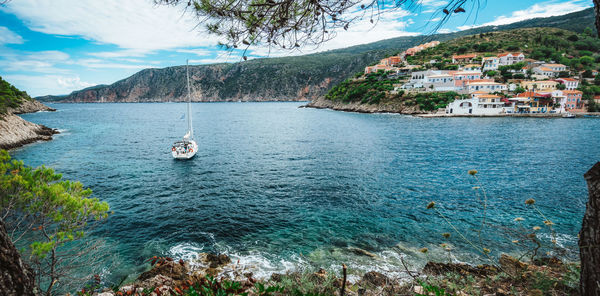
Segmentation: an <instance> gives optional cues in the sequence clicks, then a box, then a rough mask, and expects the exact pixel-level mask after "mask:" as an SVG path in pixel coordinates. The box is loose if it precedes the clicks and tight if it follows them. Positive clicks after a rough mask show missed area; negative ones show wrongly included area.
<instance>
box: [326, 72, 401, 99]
mask: <svg viewBox="0 0 600 296" xmlns="http://www.w3.org/2000/svg"><path fill="white" fill-rule="evenodd" d="M398 82H399V80H398V79H397V78H394V79H389V78H387V75H386V74H385V73H383V72H377V73H370V74H368V75H366V76H365V78H364V79H356V80H350V79H348V80H345V81H343V82H342V83H340V84H338V85H336V86H334V87H333V88H332V89H331V90H330V91H329V93H327V95H326V96H325V98H326V99H328V100H331V101H341V102H344V103H350V102H361V103H362V104H378V103H379V102H381V100H382V99H384V98H385V97H386V93H387V92H389V91H391V90H393V89H394V84H395V83H398Z"/></svg>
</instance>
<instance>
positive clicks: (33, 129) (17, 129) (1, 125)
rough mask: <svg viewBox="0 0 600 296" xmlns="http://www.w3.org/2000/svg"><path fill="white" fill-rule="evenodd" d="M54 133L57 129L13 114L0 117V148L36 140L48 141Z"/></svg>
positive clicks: (13, 146) (9, 147)
mask: <svg viewBox="0 0 600 296" xmlns="http://www.w3.org/2000/svg"><path fill="white" fill-rule="evenodd" d="M54 134H58V131H57V130H55V129H51V128H49V127H46V126H44V125H40V124H35V123H31V122H29V121H27V120H25V119H23V118H21V117H19V116H18V115H15V114H6V115H3V116H2V117H1V118H0V149H12V148H17V147H21V146H23V145H26V144H29V143H33V142H37V141H49V140H52V135H54Z"/></svg>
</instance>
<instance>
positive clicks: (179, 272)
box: [138, 261, 189, 282]
mask: <svg viewBox="0 0 600 296" xmlns="http://www.w3.org/2000/svg"><path fill="white" fill-rule="evenodd" d="M188 271H189V270H188V267H187V264H184V265H181V264H179V263H176V262H173V261H167V262H165V263H162V264H156V265H155V266H154V267H153V268H152V269H150V270H148V271H146V272H144V273H142V274H141V275H140V276H139V277H138V281H141V282H143V281H146V280H148V279H152V278H155V277H156V276H157V275H162V276H165V277H168V278H171V279H172V280H174V281H182V280H184V279H186V278H187V274H188Z"/></svg>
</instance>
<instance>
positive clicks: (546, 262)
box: [533, 257, 563, 268]
mask: <svg viewBox="0 0 600 296" xmlns="http://www.w3.org/2000/svg"><path fill="white" fill-rule="evenodd" d="M533 263H534V264H535V265H537V266H548V267H551V268H562V267H563V262H562V261H561V260H560V259H558V258H556V257H544V258H537V259H535V260H534V261H533Z"/></svg>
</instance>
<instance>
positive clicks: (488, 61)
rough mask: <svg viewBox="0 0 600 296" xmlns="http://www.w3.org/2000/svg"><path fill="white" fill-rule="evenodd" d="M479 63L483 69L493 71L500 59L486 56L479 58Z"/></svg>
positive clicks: (496, 68)
mask: <svg viewBox="0 0 600 296" xmlns="http://www.w3.org/2000/svg"><path fill="white" fill-rule="evenodd" d="M481 63H482V65H483V71H484V72H485V71H494V70H498V66H499V65H500V59H499V58H497V57H488V58H483V59H482V60H481Z"/></svg>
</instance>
